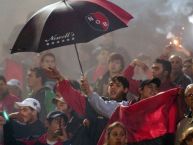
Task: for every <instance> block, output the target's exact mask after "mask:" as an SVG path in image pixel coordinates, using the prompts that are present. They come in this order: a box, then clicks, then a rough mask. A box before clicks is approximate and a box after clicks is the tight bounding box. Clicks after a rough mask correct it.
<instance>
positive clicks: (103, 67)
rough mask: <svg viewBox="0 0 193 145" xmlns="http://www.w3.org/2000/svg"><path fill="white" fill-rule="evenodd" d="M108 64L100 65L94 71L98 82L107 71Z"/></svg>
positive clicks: (94, 79)
mask: <svg viewBox="0 0 193 145" xmlns="http://www.w3.org/2000/svg"><path fill="white" fill-rule="evenodd" d="M106 68H107V66H106V65H99V66H97V68H96V69H95V71H94V72H93V81H94V82H96V80H97V79H98V78H100V77H101V76H103V75H104V73H105V72H106V71H107V69H106Z"/></svg>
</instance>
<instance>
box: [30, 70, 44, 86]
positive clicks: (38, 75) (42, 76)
mask: <svg viewBox="0 0 193 145" xmlns="http://www.w3.org/2000/svg"><path fill="white" fill-rule="evenodd" d="M30 71H32V72H35V74H36V77H38V78H39V77H40V78H41V80H42V84H44V83H45V82H46V81H47V75H46V73H45V71H44V69H43V68H41V67H33V68H31V69H30Z"/></svg>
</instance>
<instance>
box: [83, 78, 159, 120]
mask: <svg viewBox="0 0 193 145" xmlns="http://www.w3.org/2000/svg"><path fill="white" fill-rule="evenodd" d="M160 83H161V82H160V80H159V79H158V78H153V79H152V80H145V81H143V82H142V83H141V86H140V88H139V94H140V100H142V99H145V98H148V97H151V96H154V95H156V94H157V93H158V92H159V91H158V90H159V89H158V88H159V86H160ZM82 87H83V88H84V90H85V92H86V94H87V96H88V101H89V103H90V104H91V106H92V107H93V108H94V109H95V110H96V111H97V112H98V113H99V114H102V115H103V116H105V117H107V118H110V117H111V115H112V114H113V112H114V111H115V109H116V108H117V107H118V106H119V105H125V106H128V105H129V104H130V102H128V101H121V102H118V101H116V100H115V99H112V100H110V101H104V100H103V99H102V98H101V97H100V96H99V95H98V94H97V93H94V92H92V91H91V89H90V87H89V85H88V82H87V81H86V80H84V81H82ZM109 88H111V86H109ZM113 89H114V88H113Z"/></svg>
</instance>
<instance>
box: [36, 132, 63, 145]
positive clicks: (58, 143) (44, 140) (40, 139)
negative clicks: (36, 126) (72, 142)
mask: <svg viewBox="0 0 193 145" xmlns="http://www.w3.org/2000/svg"><path fill="white" fill-rule="evenodd" d="M38 141H39V142H40V143H42V144H47V133H45V134H44V135H42V136H41V137H40V138H39V139H38ZM54 145H63V143H62V142H60V141H58V142H57V143H55V144H54Z"/></svg>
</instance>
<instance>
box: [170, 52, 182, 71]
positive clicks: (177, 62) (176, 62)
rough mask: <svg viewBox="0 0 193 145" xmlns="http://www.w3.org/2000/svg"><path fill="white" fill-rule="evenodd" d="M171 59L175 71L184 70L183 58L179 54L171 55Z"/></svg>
mask: <svg viewBox="0 0 193 145" xmlns="http://www.w3.org/2000/svg"><path fill="white" fill-rule="evenodd" d="M169 61H170V63H171V65H172V71H173V72H180V71H182V59H181V58H180V57H178V56H171V57H170V58H169Z"/></svg>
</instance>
